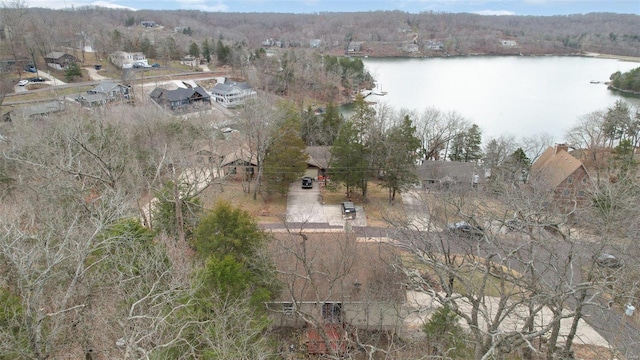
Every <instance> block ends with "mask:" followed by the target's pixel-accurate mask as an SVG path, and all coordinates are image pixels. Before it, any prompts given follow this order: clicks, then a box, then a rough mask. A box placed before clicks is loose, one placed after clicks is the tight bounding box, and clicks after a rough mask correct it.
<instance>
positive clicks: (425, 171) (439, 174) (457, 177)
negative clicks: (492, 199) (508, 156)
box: [416, 160, 480, 184]
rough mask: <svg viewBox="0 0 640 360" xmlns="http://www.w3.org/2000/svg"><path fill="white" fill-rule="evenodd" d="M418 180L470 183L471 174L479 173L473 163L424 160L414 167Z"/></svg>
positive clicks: (471, 179)
mask: <svg viewBox="0 0 640 360" xmlns="http://www.w3.org/2000/svg"><path fill="white" fill-rule="evenodd" d="M416 172H417V174H418V178H419V179H420V180H440V181H443V182H456V183H469V184H470V183H471V182H472V181H473V176H474V175H476V174H480V169H478V168H477V166H476V165H475V164H474V163H469V162H461V161H433V160H426V161H425V162H423V163H422V165H420V166H418V168H417V169H416Z"/></svg>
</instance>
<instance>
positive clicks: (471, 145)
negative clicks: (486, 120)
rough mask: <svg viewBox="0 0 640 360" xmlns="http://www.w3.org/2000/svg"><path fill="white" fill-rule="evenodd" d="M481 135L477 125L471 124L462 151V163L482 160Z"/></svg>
mask: <svg viewBox="0 0 640 360" xmlns="http://www.w3.org/2000/svg"><path fill="white" fill-rule="evenodd" d="M481 145H482V133H481V131H480V128H479V127H478V125H476V124H473V125H471V127H470V128H469V130H467V134H466V139H465V149H464V161H465V162H474V161H478V160H480V159H482V148H481Z"/></svg>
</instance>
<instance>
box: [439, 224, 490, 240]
mask: <svg viewBox="0 0 640 360" xmlns="http://www.w3.org/2000/svg"><path fill="white" fill-rule="evenodd" d="M447 230H448V231H449V233H451V234H453V235H457V236H465V237H469V238H473V239H482V238H484V236H485V233H484V229H483V228H482V226H480V225H471V224H469V223H468V222H466V221H458V222H457V223H453V224H449V225H448V226H447Z"/></svg>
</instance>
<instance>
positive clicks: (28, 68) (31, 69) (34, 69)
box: [24, 65, 37, 73]
mask: <svg viewBox="0 0 640 360" xmlns="http://www.w3.org/2000/svg"><path fill="white" fill-rule="evenodd" d="M24 71H27V72H30V73H35V72H36V71H37V70H36V68H35V66H33V65H28V66H25V67H24Z"/></svg>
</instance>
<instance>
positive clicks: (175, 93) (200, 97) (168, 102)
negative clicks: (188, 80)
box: [149, 86, 211, 110]
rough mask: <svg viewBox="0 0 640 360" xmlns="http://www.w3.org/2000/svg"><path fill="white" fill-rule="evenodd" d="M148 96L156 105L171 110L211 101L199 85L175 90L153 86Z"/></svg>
mask: <svg viewBox="0 0 640 360" xmlns="http://www.w3.org/2000/svg"><path fill="white" fill-rule="evenodd" d="M149 96H150V97H151V99H152V100H153V101H155V102H156V103H157V104H158V105H160V106H163V107H166V108H169V109H171V110H179V109H184V108H186V107H188V106H191V105H197V104H201V103H211V96H209V93H207V91H206V90H205V89H203V88H202V87H200V86H198V87H195V88H190V89H185V88H178V89H175V90H166V89H163V88H155V89H154V90H153V91H152V92H151V94H150V95H149Z"/></svg>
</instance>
